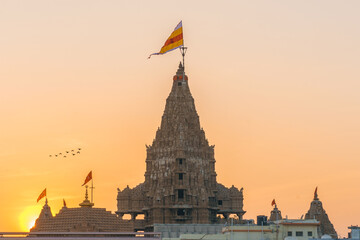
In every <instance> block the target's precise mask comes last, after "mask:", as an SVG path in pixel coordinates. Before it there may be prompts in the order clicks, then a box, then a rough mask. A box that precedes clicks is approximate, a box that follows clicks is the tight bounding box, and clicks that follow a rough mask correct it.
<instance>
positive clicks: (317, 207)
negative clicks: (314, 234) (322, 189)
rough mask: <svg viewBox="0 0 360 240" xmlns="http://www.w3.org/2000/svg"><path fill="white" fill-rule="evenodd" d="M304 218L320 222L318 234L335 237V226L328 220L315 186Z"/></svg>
mask: <svg viewBox="0 0 360 240" xmlns="http://www.w3.org/2000/svg"><path fill="white" fill-rule="evenodd" d="M305 219H316V220H318V221H319V222H320V229H319V235H320V236H322V235H325V234H327V235H330V236H331V237H332V238H337V233H336V231H335V228H334V226H333V225H332V223H331V222H330V219H329V217H328V215H327V214H326V212H325V210H324V208H323V206H322V202H321V201H320V200H319V198H318V194H317V188H316V189H315V193H314V200H313V201H312V202H311V204H310V209H309V211H308V212H307V213H306V214H305Z"/></svg>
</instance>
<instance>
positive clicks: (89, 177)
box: [81, 171, 92, 186]
mask: <svg viewBox="0 0 360 240" xmlns="http://www.w3.org/2000/svg"><path fill="white" fill-rule="evenodd" d="M91 179H92V171H90V172H89V174H88V175H87V176H86V178H85V182H84V184H83V185H81V186H84V185H85V184H87V183H88V182H89V181H90V180H91Z"/></svg>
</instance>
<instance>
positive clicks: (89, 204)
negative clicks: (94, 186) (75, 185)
mask: <svg viewBox="0 0 360 240" xmlns="http://www.w3.org/2000/svg"><path fill="white" fill-rule="evenodd" d="M85 188H86V190H85V200H84V201H83V202H82V203H80V204H79V205H80V206H81V207H92V206H94V203H92V202H90V201H89V199H88V198H89V194H88V186H87V185H86V186H85Z"/></svg>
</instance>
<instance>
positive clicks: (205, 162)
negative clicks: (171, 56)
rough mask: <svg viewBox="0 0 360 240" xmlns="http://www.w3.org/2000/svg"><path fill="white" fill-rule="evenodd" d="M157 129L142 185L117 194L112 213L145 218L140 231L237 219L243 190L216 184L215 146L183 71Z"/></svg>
mask: <svg viewBox="0 0 360 240" xmlns="http://www.w3.org/2000/svg"><path fill="white" fill-rule="evenodd" d="M173 80H174V81H173V86H172V89H171V92H170V95H169V97H168V98H167V99H166V106H165V110H164V114H163V116H162V119H161V125H160V127H159V128H158V129H157V131H156V135H155V139H154V140H153V143H152V145H150V146H148V145H146V153H147V157H146V172H145V182H144V183H141V184H139V185H138V186H136V187H135V188H129V187H126V188H125V189H123V190H122V191H121V190H119V191H118V196H117V202H118V205H117V206H118V210H117V212H116V213H117V214H118V215H119V216H120V217H122V216H123V215H124V214H131V216H132V219H133V220H135V219H136V216H137V215H139V214H143V215H144V220H145V221H144V222H145V226H144V229H145V230H152V226H153V224H156V223H158V224H161V223H164V224H165V223H166V224H171V223H182V224H184V223H185V224H193V223H200V224H209V223H217V221H218V218H217V215H218V214H222V215H223V216H224V217H225V218H228V217H229V215H230V214H236V215H237V216H238V218H239V219H240V220H241V219H242V216H243V214H244V213H245V211H243V189H241V190H239V189H237V188H236V187H234V186H232V187H231V188H226V187H225V186H223V185H221V184H219V183H217V181H216V172H215V158H214V145H212V146H209V143H208V140H207V139H206V137H205V132H204V130H203V129H202V128H201V126H200V121H199V116H198V114H197V112H196V109H195V104H194V99H193V97H192V95H191V93H190V89H189V85H188V78H187V76H186V75H184V68H183V66H182V65H181V63H180V65H179V69H178V71H177V72H176V75H175V76H174V78H173Z"/></svg>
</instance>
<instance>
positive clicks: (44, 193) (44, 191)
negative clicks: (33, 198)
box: [37, 188, 46, 202]
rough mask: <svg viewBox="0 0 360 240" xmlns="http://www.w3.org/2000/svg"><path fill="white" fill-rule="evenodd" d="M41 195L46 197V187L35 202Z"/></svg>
mask: <svg viewBox="0 0 360 240" xmlns="http://www.w3.org/2000/svg"><path fill="white" fill-rule="evenodd" d="M43 197H46V188H45V189H44V190H43V191H42V192H41V193H40V195H39V197H38V199H37V202H39V201H40V200H41V199H42V198H43Z"/></svg>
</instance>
